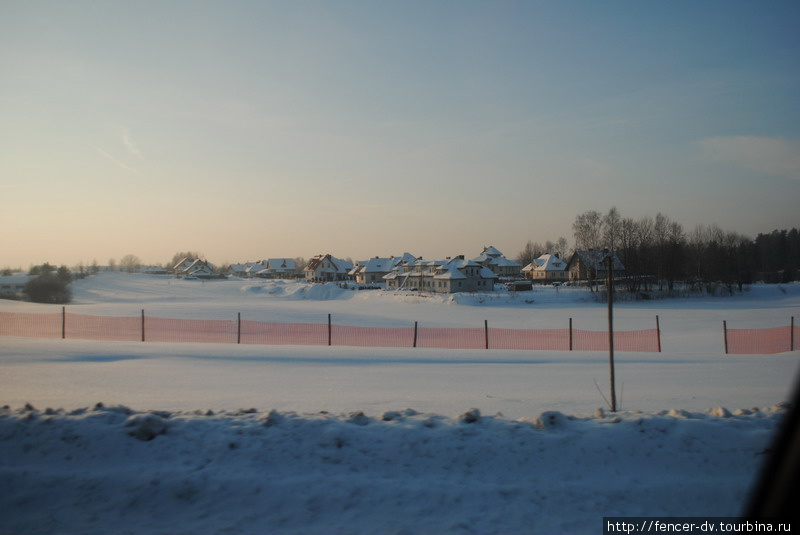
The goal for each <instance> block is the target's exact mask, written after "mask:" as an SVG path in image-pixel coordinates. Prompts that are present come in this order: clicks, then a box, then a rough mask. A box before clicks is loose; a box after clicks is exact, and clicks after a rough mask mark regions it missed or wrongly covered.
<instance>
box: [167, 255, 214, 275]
mask: <svg viewBox="0 0 800 535" xmlns="http://www.w3.org/2000/svg"><path fill="white" fill-rule="evenodd" d="M172 270H173V271H174V272H175V274H176V275H177V276H178V277H193V278H197V279H213V278H217V277H219V275H216V274H215V273H214V266H213V265H212V264H211V263H209V262H207V261H205V260H201V259H199V258H184V259H183V260H181V261H180V262H178V263H177V264H176V265H175V267H174V268H172Z"/></svg>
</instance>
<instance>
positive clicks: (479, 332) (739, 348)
mask: <svg viewBox="0 0 800 535" xmlns="http://www.w3.org/2000/svg"><path fill="white" fill-rule="evenodd" d="M787 329H788V327H782V328H777V329H759V330H739V331H736V330H731V331H729V338H730V346H731V347H732V348H733V349H732V350H731V351H730V352H731V353H734V352H738V353H774V352H779V351H788V344H789V335H788V334H787V332H789V331H787ZM571 332H572V345H571V346H570V329H536V330H534V329H502V328H495V327H492V328H489V327H488V324H486V325H485V326H484V328H452V327H420V328H416V327H356V326H348V325H334V324H332V323H327V324H326V323H267V322H259V321H237V320H204V319H174V318H159V317H153V316H145V314H144V312H142V314H141V316H131V317H112V316H89V315H84V314H72V313H66V312H65V311H62V312H61V313H55V314H25V313H13V312H0V335H4V336H30V337H39V338H61V337H62V336H63V337H64V338H72V339H84V340H112V341H143V342H198V343H199V342H206V343H219V344H235V343H237V342H238V343H242V344H265V345H334V346H362V347H420V348H442V349H487V348H488V349H517V350H528V351H568V350H569V349H570V347H572V349H573V350H575V351H607V350H608V333H606V332H605V331H584V330H580V329H575V330H572V331H571ZM658 336H659V335H658V330H657V329H648V330H641V331H619V332H615V333H614V348H615V349H616V350H619V351H641V352H656V351H658V350H659V344H658Z"/></svg>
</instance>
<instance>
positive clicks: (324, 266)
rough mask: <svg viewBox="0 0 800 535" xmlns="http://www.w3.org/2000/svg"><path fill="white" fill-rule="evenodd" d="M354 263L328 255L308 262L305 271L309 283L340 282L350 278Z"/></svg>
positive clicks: (316, 257)
mask: <svg viewBox="0 0 800 535" xmlns="http://www.w3.org/2000/svg"><path fill="white" fill-rule="evenodd" d="M353 267H355V266H353V263H352V262H350V261H349V260H342V259H340V258H336V257H335V256H331V255H329V254H326V255H317V256H315V257H314V258H312V259H311V260H309V261H308V265H307V266H306V268H305V269H304V270H303V272H304V273H305V275H306V280H307V281H312V282H325V281H340V280H348V279H349V278H350V275H349V272H350V271H351V270H352V269H353Z"/></svg>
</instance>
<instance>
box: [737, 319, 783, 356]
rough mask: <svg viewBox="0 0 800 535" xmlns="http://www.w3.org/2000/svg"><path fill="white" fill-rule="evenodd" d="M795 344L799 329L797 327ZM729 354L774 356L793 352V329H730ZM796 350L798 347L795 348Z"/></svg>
mask: <svg viewBox="0 0 800 535" xmlns="http://www.w3.org/2000/svg"><path fill="white" fill-rule="evenodd" d="M794 329H795V333H794V334H795V337H794V340H795V342H794V343H795V344H797V334H798V328H797V327H795V328H794ZM727 336H728V353H733V354H739V355H742V354H772V353H784V352H786V351H791V344H792V327H790V326H785V327H771V328H767V329H728V335H727ZM795 349H797V347H796V346H795Z"/></svg>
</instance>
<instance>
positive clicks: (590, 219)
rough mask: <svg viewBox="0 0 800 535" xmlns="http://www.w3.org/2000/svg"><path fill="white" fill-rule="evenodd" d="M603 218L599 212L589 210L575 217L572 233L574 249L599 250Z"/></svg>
mask: <svg viewBox="0 0 800 535" xmlns="http://www.w3.org/2000/svg"><path fill="white" fill-rule="evenodd" d="M602 225H603V218H602V216H601V215H600V212H596V211H594V210H589V211H588V212H584V213H582V214H579V215H578V216H577V217H575V222H574V223H573V224H572V231H573V233H574V236H575V249H579V250H583V249H600V245H601V230H602Z"/></svg>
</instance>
